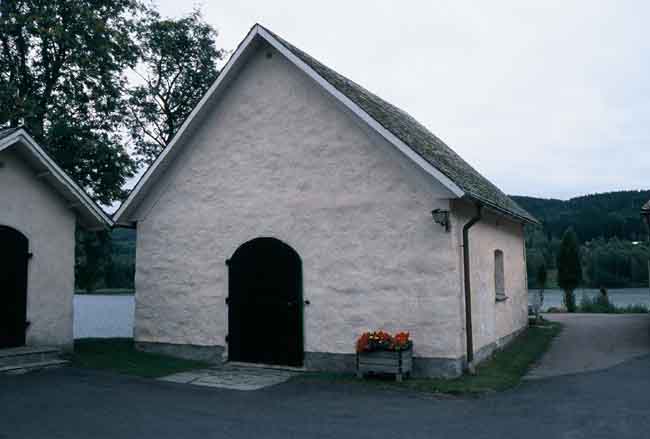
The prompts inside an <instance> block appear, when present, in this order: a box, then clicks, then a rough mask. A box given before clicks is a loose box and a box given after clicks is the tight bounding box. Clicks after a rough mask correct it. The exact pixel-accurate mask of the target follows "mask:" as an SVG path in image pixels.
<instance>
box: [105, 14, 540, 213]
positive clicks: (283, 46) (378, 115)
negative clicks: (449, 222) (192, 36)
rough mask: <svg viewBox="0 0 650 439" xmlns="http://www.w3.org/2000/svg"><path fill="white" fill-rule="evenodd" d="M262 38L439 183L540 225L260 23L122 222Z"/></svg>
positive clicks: (435, 143) (413, 126)
mask: <svg viewBox="0 0 650 439" xmlns="http://www.w3.org/2000/svg"><path fill="white" fill-rule="evenodd" d="M260 39H263V40H266V41H267V42H268V43H270V44H271V45H273V46H274V47H276V48H277V49H278V50H281V51H284V52H286V54H285V55H286V56H287V57H290V58H291V57H293V58H295V60H292V62H294V63H297V64H302V66H299V67H300V68H301V69H303V70H304V71H305V72H306V73H307V74H308V75H310V76H311V77H312V78H314V79H316V80H317V82H319V83H321V85H323V84H327V87H330V88H332V89H333V90H335V92H336V93H337V94H340V95H342V96H343V97H344V99H347V100H349V101H350V102H351V105H352V106H354V107H355V108H358V111H357V110H354V112H356V113H357V114H364V116H363V117H366V116H365V115H367V116H368V117H369V119H370V120H371V121H372V125H374V126H375V129H378V130H383V131H386V132H387V133H389V135H390V136H392V137H394V138H395V139H394V141H393V140H391V142H393V143H395V144H396V145H400V146H398V148H401V149H402V151H403V152H405V153H406V154H407V155H408V156H409V157H411V159H413V160H414V161H416V162H418V163H419V164H420V165H421V166H423V167H425V168H428V169H429V171H428V172H429V173H431V174H432V175H435V176H436V178H438V179H439V180H440V181H447V182H448V183H450V185H451V186H453V187H454V188H455V189H454V190H453V192H454V194H456V195H458V196H463V197H465V198H468V199H472V200H475V201H478V202H480V203H481V204H483V205H485V206H486V207H490V208H492V209H494V210H496V211H499V212H502V213H504V214H506V215H509V216H512V217H514V218H516V219H518V220H522V221H525V222H533V223H537V220H536V219H535V218H534V217H533V216H532V215H531V214H530V213H528V212H526V210H524V209H523V208H522V207H520V206H519V205H517V203H515V202H514V201H513V200H512V199H510V197H508V196H507V195H506V194H504V193H503V192H502V191H501V190H500V189H499V188H497V187H496V186H495V185H494V184H492V183H491V182H490V181H488V180H487V179H486V178H485V177H483V176H482V175H481V174H479V172H478V171H476V170H475V169H474V168H473V167H472V166H470V165H469V164H468V163H467V162H466V161H465V160H463V159H462V158H461V157H460V156H459V155H458V154H456V153H455V152H454V151H453V150H452V149H451V148H449V146H447V145H446V144H445V143H444V142H443V141H442V140H440V139H439V138H438V137H436V136H435V135H434V134H433V133H431V132H430V131H429V130H428V129H427V128H426V127H425V126H424V125H422V124H420V123H419V122H418V121H417V120H415V119H414V118H413V117H411V116H410V115H409V114H407V113H406V112H404V111H402V110H400V109H399V108H397V107H396V106H394V105H392V104H390V103H388V102H386V101H385V100H383V99H381V98H380V97H379V96H377V95H375V94H373V93H371V92H370V91H368V90H366V89H365V88H363V87H362V86H360V85H359V84H357V83H355V82H354V81H351V80H349V79H348V78H346V77H344V76H343V75H341V74H339V73H337V72H335V71H334V70H332V69H330V68H329V67H327V66H325V65H324V64H322V63H321V62H319V61H318V60H316V59H315V58H313V57H312V56H310V55H308V54H307V53H305V52H303V51H302V50H300V49H298V48H297V47H295V46H294V45H292V44H291V43H289V42H288V41H286V40H285V39H283V38H281V37H279V36H278V35H276V34H274V33H273V32H271V31H269V30H268V29H266V28H264V27H263V26H261V25H259V24H257V25H255V26H253V28H252V29H251V31H250V32H249V34H248V35H247V37H246V38H245V39H244V40H243V41H242V43H241V44H240V45H239V47H238V48H237V50H236V51H235V53H234V54H233V56H232V57H231V58H230V60H229V61H228V63H227V64H226V66H225V67H224V68H223V70H222V72H221V75H220V76H219V78H217V80H216V81H215V84H213V86H212V87H211V88H210V90H208V92H207V93H206V95H205V96H204V97H203V99H202V100H201V102H200V103H199V104H198V105H197V107H196V108H195V109H194V111H193V112H192V114H191V115H190V117H188V119H187V120H186V121H185V123H184V125H183V126H182V127H181V128H180V130H179V132H178V133H177V134H176V136H175V137H174V139H172V141H171V142H170V144H169V146H168V147H167V148H166V149H165V150H164V151H163V152H162V153H161V154H160V156H159V157H158V159H157V160H156V161H155V162H154V164H153V165H152V166H151V167H150V168H149V169H148V170H147V172H145V174H144V175H143V177H142V178H141V180H140V181H139V182H138V184H137V185H136V186H135V188H134V189H133V191H132V192H131V194H130V195H129V197H128V198H127V200H126V201H125V202H124V203H123V204H122V206H121V207H120V209H119V210H118V211H117V212H116V214H115V218H116V219H118V221H121V220H123V219H124V217H125V216H127V212H128V211H129V210H132V209H133V205H134V204H137V203H138V200H140V199H142V197H143V193H146V191H147V188H146V187H147V186H148V185H149V184H150V183H149V181H150V180H152V179H155V178H156V176H157V175H159V174H160V173H161V172H163V171H162V170H163V169H164V168H165V163H166V162H168V161H169V160H172V158H173V156H174V154H175V153H174V154H172V153H171V151H172V150H173V149H174V147H175V145H176V144H178V143H180V139H181V138H182V137H183V135H184V132H185V130H186V129H187V128H188V127H189V126H190V124H191V123H192V120H193V118H194V116H195V115H196V114H198V111H199V110H200V109H201V108H202V106H203V105H204V104H205V103H206V102H207V101H208V100H210V99H211V97H212V96H213V95H215V94H216V91H217V89H219V88H220V87H221V85H222V84H223V86H225V84H226V83H227V81H228V80H229V79H228V78H229V77H230V76H231V75H230V74H229V73H230V71H231V70H235V69H234V68H232V69H231V67H232V66H233V65H235V64H238V63H242V62H243V61H241V59H243V58H245V55H244V53H247V52H248V53H250V51H249V50H248V48H249V46H252V45H253V44H252V43H253V41H259V40H260ZM323 86H324V85H323ZM330 92H331V91H330ZM346 105H347V104H346ZM443 184H444V183H443Z"/></svg>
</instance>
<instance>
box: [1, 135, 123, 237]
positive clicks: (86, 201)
mask: <svg viewBox="0 0 650 439" xmlns="http://www.w3.org/2000/svg"><path fill="white" fill-rule="evenodd" d="M15 144H21V145H23V146H24V147H25V148H26V149H27V150H28V151H29V153H30V154H31V155H32V157H34V159H35V160H36V161H38V162H39V163H40V164H41V165H42V166H43V169H45V171H44V173H45V174H46V175H48V176H51V178H52V179H53V181H54V182H55V183H56V186H57V187H56V190H57V191H58V192H60V193H61V192H64V191H65V192H66V194H67V195H69V196H70V197H71V198H73V199H74V200H75V201H74V203H73V204H74V206H72V207H70V208H71V209H73V210H76V211H77V214H78V216H79V218H81V221H80V222H81V224H82V225H83V226H84V227H86V228H88V229H91V230H101V229H109V228H111V227H113V220H112V219H111V218H110V217H109V216H108V215H107V214H106V213H105V212H104V211H103V210H102V209H101V208H100V207H99V206H98V205H97V204H96V203H95V202H94V201H93V200H92V199H91V198H90V197H89V196H88V194H86V192H85V191H84V190H83V189H82V188H81V187H79V186H78V185H77V184H76V183H75V182H74V181H73V180H72V179H71V178H70V177H69V176H68V175H67V174H66V173H65V171H63V170H62V169H61V168H60V167H59V166H58V165H57V164H56V163H55V162H54V161H53V160H52V159H51V158H50V157H49V156H48V154H47V153H46V152H45V151H44V150H43V149H42V148H41V147H40V146H39V145H38V143H37V142H36V141H35V140H34V139H33V138H32V137H31V136H30V135H29V133H27V131H25V130H24V129H23V128H21V129H18V130H16V131H15V132H13V133H12V134H10V135H9V136H7V137H4V138H3V139H2V140H0V151H2V150H5V149H7V148H9V147H11V146H13V145H15ZM64 198H67V197H65V196H64Z"/></svg>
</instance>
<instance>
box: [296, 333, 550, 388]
mask: <svg viewBox="0 0 650 439" xmlns="http://www.w3.org/2000/svg"><path fill="white" fill-rule="evenodd" d="M561 330H562V327H561V325H560V324H559V323H555V322H549V321H542V323H541V324H540V325H538V326H532V327H530V328H528V329H527V330H526V331H525V332H524V333H523V334H521V335H520V336H519V337H518V338H517V339H516V340H515V341H513V342H512V343H511V344H510V345H508V346H507V347H506V348H505V349H503V350H501V351H499V352H496V353H495V354H494V356H493V357H492V358H491V359H489V360H487V361H486V362H484V363H483V364H481V365H480V366H479V367H478V370H477V374H476V375H463V376H461V377H459V378H455V379H442V378H427V379H420V378H418V379H406V380H404V381H403V382H401V383H397V382H395V381H393V378H392V377H390V378H381V377H372V378H366V379H364V380H363V381H361V380H358V379H356V378H355V377H354V376H353V375H351V374H335V373H308V374H304V375H301V376H299V377H296V378H294V379H298V380H301V379H317V380H327V381H335V382H357V383H360V384H361V383H364V384H368V385H378V386H381V387H388V388H392V389H395V388H397V389H410V390H415V391H420V392H427V393H450V394H480V393H487V392H495V391H502V390H506V389H509V388H512V387H514V386H516V385H517V384H519V383H520V382H521V379H522V377H523V376H524V375H525V374H526V372H527V371H528V369H529V368H530V367H531V365H532V364H533V363H535V362H536V361H537V360H539V358H540V357H541V356H542V354H543V353H544V352H546V351H547V350H548V348H549V346H550V344H551V341H552V340H553V338H554V337H555V336H557V335H558V334H559V333H560V331H561ZM389 379H390V381H389Z"/></svg>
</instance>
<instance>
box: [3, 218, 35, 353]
mask: <svg viewBox="0 0 650 439" xmlns="http://www.w3.org/2000/svg"><path fill="white" fill-rule="evenodd" d="M28 252H29V242H28V240H27V238H26V237H25V236H24V235H23V234H22V233H20V232H19V231H17V230H15V229H12V228H11V227H6V226H0V348H9V347H16V346H23V345H24V344H25V330H26V328H27V323H26V322H27V261H28V259H29V253H28Z"/></svg>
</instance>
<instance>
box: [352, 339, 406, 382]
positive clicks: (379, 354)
mask: <svg viewBox="0 0 650 439" xmlns="http://www.w3.org/2000/svg"><path fill="white" fill-rule="evenodd" d="M412 369H413V346H410V347H409V348H408V349H404V350H399V351H373V352H358V353H357V377H358V378H363V375H364V374H365V373H391V374H395V379H396V380H397V381H402V378H403V377H404V375H406V374H408V375H409V376H410V375H411V370H412Z"/></svg>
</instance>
